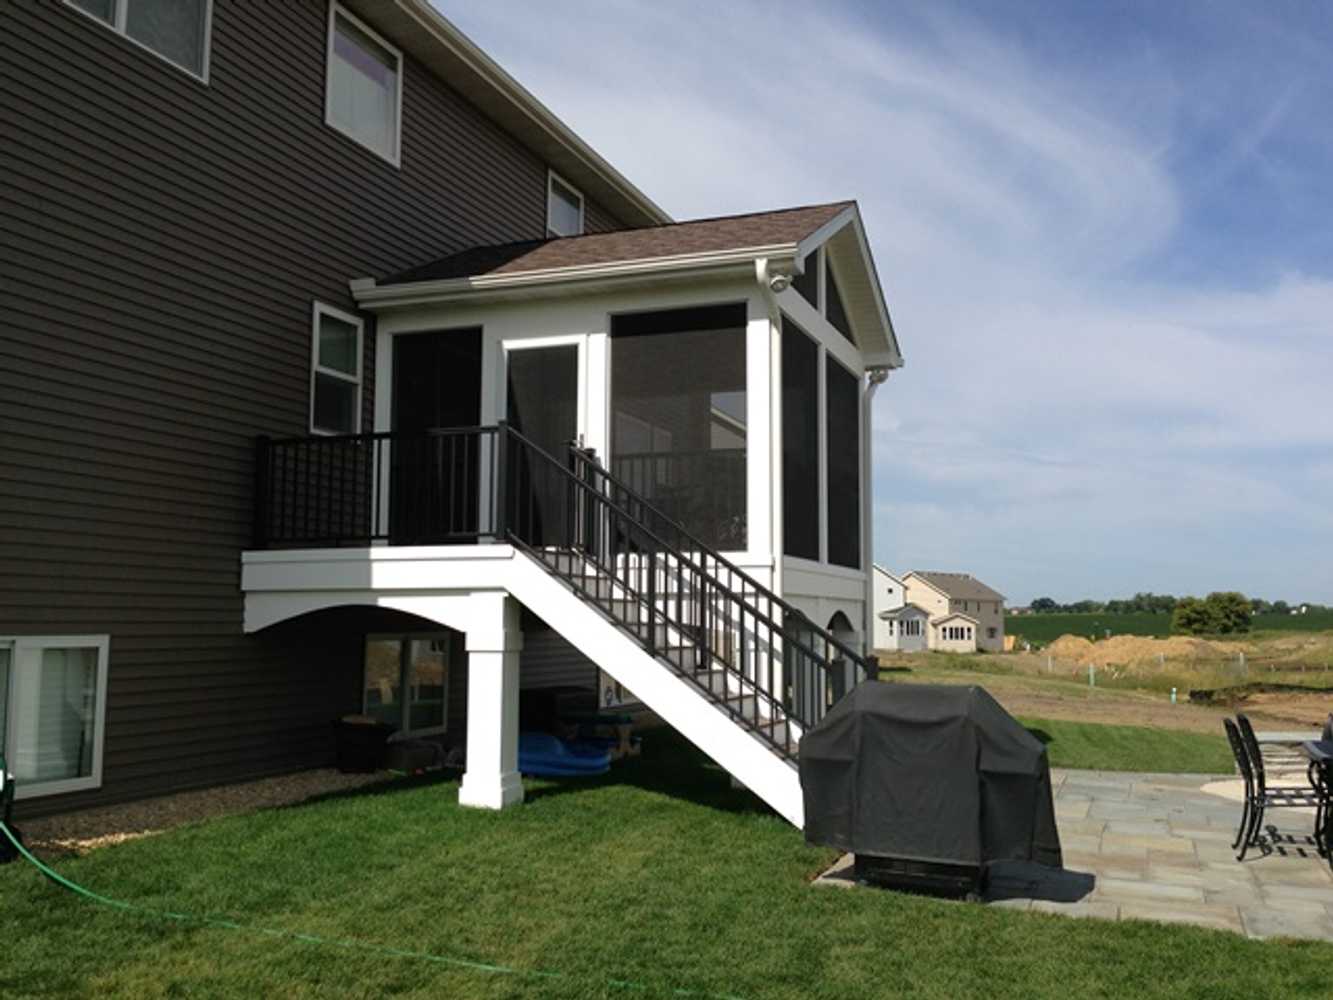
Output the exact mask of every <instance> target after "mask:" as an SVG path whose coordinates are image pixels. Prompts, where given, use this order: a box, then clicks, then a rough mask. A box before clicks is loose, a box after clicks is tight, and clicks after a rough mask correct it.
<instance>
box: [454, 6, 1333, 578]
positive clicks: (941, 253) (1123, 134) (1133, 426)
mask: <svg viewBox="0 0 1333 1000" xmlns="http://www.w3.org/2000/svg"><path fill="white" fill-rule="evenodd" d="M984 9H985V8H979V9H978V13H975V14H968V13H959V12H958V11H956V10H950V9H948V8H945V7H943V6H941V5H924V6H923V7H921V8H920V9H917V10H911V9H904V10H891V11H889V10H886V11H883V12H880V13H878V14H877V13H874V12H872V13H867V12H865V11H864V10H857V9H853V8H845V9H844V8H839V7H835V6H832V5H809V4H804V5H794V4H793V5H783V4H779V5H776V6H774V5H771V4H765V5H759V4H751V3H734V4H716V3H713V4H704V3H697V2H692V0H686V2H678V3H672V4H651V3H647V2H641V0H620V2H616V3H609V4H608V3H604V2H598V3H592V2H591V0H584V2H575V3H569V4H565V5H562V6H561V7H560V8H559V10H558V12H555V11H553V9H552V8H550V7H545V6H541V7H538V6H529V5H514V4H503V3H495V4H484V5H481V4H478V5H469V6H468V7H467V8H466V9H462V10H448V9H447V10H446V12H447V13H448V14H449V15H450V16H451V17H454V18H455V19H456V20H457V21H458V22H459V23H460V24H461V26H462V27H463V28H464V29H465V30H467V31H469V32H470V33H471V34H473V36H474V37H475V38H477V40H478V41H479V42H480V43H481V44H482V45H483V46H485V47H486V48H487V49H488V50H490V51H492V52H493V53H494V54H495V55H496V56H497V57H498V58H499V59H500V60H501V62H502V63H504V64H505V65H506V66H507V67H509V68H510V69H511V70H512V71H513V72H515V74H516V75H517V76H518V77H519V78H520V79H521V80H523V81H524V83H525V84H526V85H528V86H529V87H530V89H532V90H533V91H534V92H536V93H537V94H538V95H540V96H541V98H542V99H543V100H544V101H546V102H547V103H548V104H549V105H550V106H551V107H552V108H553V109H554V110H555V111H556V112H557V113H559V114H561V115H562V116H563V117H564V118H566V120H568V121H569V122H570V123H571V124H572V125H573V126H574V127H575V128H576V129H577V130H578V131H579V132H580V133H582V134H583V135H584V136H585V137H586V138H587V139H589V141H591V142H592V144H593V145H594V146H595V147H597V148H598V149H599V151H601V152H602V153H603V154H604V155H606V156H607V157H608V158H609V159H610V160H611V161H612V162H614V163H616V164H617V166H619V167H620V168H621V169H622V170H623V171H624V172H625V173H626V174H627V175H628V176H630V177H631V178H633V179H634V180H635V181H636V182H637V183H638V184H639V185H640V186H642V187H643V188H644V189H645V190H647V191H648V192H649V193H650V194H652V195H653V196H654V197H655V198H657V199H658V200H659V201H660V202H661V203H663V204H664V205H666V206H667V208H668V209H670V210H671V211H672V212H673V213H674V214H675V215H676V216H677V217H680V218H687V217H690V216H694V215H712V214H718V213H726V212H736V211H745V210H750V209H759V208H766V207H776V206H781V205H788V204H798V203H806V202H813V201H819V200H824V199H833V198H842V197H849V196H850V197H856V198H858V199H859V200H860V201H861V204H862V209H863V211H864V213H865V215H866V219H867V226H868V230H869V233H870V236H871V239H872V242H873V244H874V250H875V254H876V259H877V261H878V262H879V266H880V270H881V272H882V277H883V279H884V282H885V286H886V289H887V292H888V294H889V297H890V301H891V306H892V309H893V312H894V319H895V322H896V324H897V326H898V328H899V332H900V337H901V340H902V342H903V347H904V352H905V354H906V355H907V358H908V367H907V368H905V369H904V370H903V371H901V372H899V373H897V374H895V376H894V377H893V378H892V379H891V380H890V382H889V384H888V385H887V386H886V387H885V388H884V389H883V390H881V392H880V394H879V396H878V398H877V402H876V406H877V413H876V422H877V427H878V431H877V434H876V440H875V445H876V463H875V467H876V514H877V533H876V550H877V555H878V557H879V558H880V559H881V560H882V561H884V562H886V563H888V564H890V565H893V566H898V567H903V568H910V567H913V566H933V567H946V568H947V567H952V568H959V569H968V570H971V571H972V572H975V573H977V574H978V575H981V576H983V577H984V578H986V579H988V581H990V582H992V583H993V584H994V585H995V586H997V587H999V588H1000V589H1001V590H1004V591H1005V592H1006V593H1008V594H1009V595H1010V596H1011V597H1013V598H1016V599H1020V600H1023V599H1027V598H1029V597H1031V596H1034V594H1035V593H1037V592H1046V591H1050V592H1053V593H1054V594H1055V595H1056V596H1062V597H1074V596H1084V595H1109V594H1112V593H1116V592H1124V591H1132V590H1136V589H1156V590H1162V589H1175V590H1178V591H1204V590H1209V589H1213V588H1215V587H1218V586H1223V585H1226V586H1235V587H1239V588H1241V589H1246V590H1250V591H1254V592H1258V593H1264V594H1267V595H1270V596H1274V597H1277V596H1283V597H1287V598H1301V597H1305V598H1313V599H1324V600H1333V566H1330V564H1329V562H1328V561H1326V560H1323V561H1321V560H1319V559H1312V558H1311V553H1313V552H1318V551H1322V552H1330V551H1333V514H1330V513H1329V512H1330V511H1331V510H1333V497H1330V490H1329V487H1330V479H1329V472H1328V464H1327V459H1326V457H1324V456H1327V455H1328V454H1330V453H1333V399H1331V397H1330V392H1331V390H1333V281H1330V278H1329V275H1328V273H1327V266H1328V262H1327V261H1324V264H1323V267H1321V266H1320V264H1319V262H1318V260H1316V259H1313V258H1312V259H1311V260H1310V261H1308V262H1306V261H1303V260H1302V259H1301V258H1300V257H1299V255H1298V254H1297V253H1296V252H1295V250H1294V248H1293V246H1292V245H1291V243H1290V242H1285V241H1280V240H1277V239H1275V238H1274V236H1273V234H1272V233H1270V232H1266V231H1265V232H1262V233H1257V235H1256V239H1260V240H1262V241H1263V242H1264V245H1263V246H1250V245H1248V244H1246V243H1245V242H1244V240H1243V239H1242V238H1241V237H1239V236H1237V234H1236V233H1234V232H1224V231H1223V229H1224V227H1223V226H1222V224H1221V223H1220V222H1218V223H1217V225H1216V226H1214V230H1215V231H1210V230H1209V226H1210V224H1211V223H1212V222H1213V221H1214V220H1213V216H1211V215H1209V214H1208V213H1213V214H1214V215H1217V214H1218V213H1222V211H1223V209H1222V208H1218V207H1217V206H1218V205H1219V199H1222V198H1224V197H1225V196H1226V195H1227V194H1228V193H1234V194H1235V195H1236V197H1251V198H1255V197H1276V196H1275V195H1273V194H1272V193H1271V192H1268V193H1267V194H1265V193H1264V191H1263V190H1262V189H1259V188H1256V187H1255V184H1256V183H1258V182H1256V181H1254V180H1253V178H1251V177H1250V176H1249V174H1250V172H1251V171H1252V170H1253V169H1255V162H1256V161H1262V166H1263V169H1264V170H1266V171H1268V172H1269V173H1270V174H1272V175H1274V176H1276V175H1281V174H1282V173H1283V172H1284V171H1285V172H1288V173H1290V172H1292V171H1295V173H1296V174H1298V175H1299V176H1300V177H1302V178H1308V177H1309V176H1310V175H1311V165H1310V164H1309V163H1308V162H1304V163H1300V164H1296V163H1294V162H1293V161H1291V160H1290V156H1291V155H1292V154H1291V152H1290V149H1291V144H1292V143H1293V142H1296V141H1298V140H1299V142H1300V145H1301V149H1302V151H1303V155H1309V154H1308V148H1309V146H1310V144H1309V143H1308V142H1306V141H1305V140H1304V139H1303V138H1301V137H1300V136H1299V135H1296V134H1295V133H1294V132H1293V130H1294V129H1297V128H1298V125H1299V122H1301V121H1302V120H1305V116H1306V114H1307V113H1308V110H1309V106H1310V105H1309V102H1310V101H1311V100H1313V99H1315V98H1317V97H1320V96H1321V95H1322V96H1327V95H1328V91H1329V81H1328V79H1323V80H1321V81H1319V85H1318V86H1312V85H1310V84H1309V83H1308V82H1306V81H1304V80H1303V79H1302V78H1301V76H1300V72H1299V71H1300V70H1301V67H1304V66H1306V65H1314V64H1315V63H1314V58H1313V51H1315V50H1312V49H1311V48H1310V46H1309V45H1308V44H1307V42H1308V40H1302V39H1301V38H1300V37H1299V33H1297V37H1295V38H1292V37H1291V33H1290V32H1286V31H1284V30H1281V29H1277V28H1275V29H1273V30H1271V31H1268V30H1267V27H1268V26H1267V25H1266V22H1257V23H1254V24H1250V26H1249V27H1245V26H1244V25H1241V24H1240V23H1239V21H1237V25H1236V27H1234V28H1231V27H1228V26H1227V25H1225V24H1221V23H1220V22H1219V23H1217V24H1213V25H1211V26H1210V30H1212V29H1213V28H1215V29H1216V32H1218V33H1219V35H1218V37H1221V36H1222V34H1223V33H1225V32H1228V31H1233V30H1234V31H1240V32H1244V33H1248V35H1249V37H1250V39H1251V40H1253V39H1256V38H1259V37H1262V38H1263V39H1264V45H1266V46H1268V47H1269V48H1274V47H1278V48H1280V47H1283V46H1285V47H1286V48H1283V49H1282V51H1283V52H1289V54H1290V58H1289V59H1288V60H1286V61H1284V62H1281V63H1280V65H1282V67H1283V68H1282V72H1281V73H1280V74H1277V76H1279V77H1280V79H1275V80H1274V81H1272V82H1271V85H1266V84H1264V85H1262V86H1261V84H1263V81H1262V80H1261V81H1259V82H1255V80H1254V79H1253V78H1252V77H1251V75H1250V74H1248V73H1246V72H1242V71H1241V70H1233V71H1231V72H1232V73H1234V75H1232V76H1229V75H1228V71H1227V70H1226V68H1225V66H1223V65H1221V63H1222V60H1221V59H1220V58H1219V60H1216V61H1209V62H1207V64H1206V65H1203V64H1201V65H1200V66H1199V67H1198V68H1197V71H1198V73H1199V74H1202V75H1201V76H1199V77H1197V78H1196V77H1192V76H1191V75H1190V68H1189V67H1188V66H1183V65H1182V64H1181V63H1180V61H1179V58H1178V57H1177V54H1176V53H1175V52H1174V51H1167V50H1166V49H1169V46H1168V45H1167V43H1168V42H1169V41H1170V40H1169V39H1166V40H1164V41H1163V46H1164V48H1159V47H1158V46H1156V45H1153V46H1150V47H1148V48H1145V47H1143V46H1138V47H1137V48H1136V47H1134V46H1131V45H1128V44H1126V45H1125V46H1124V47H1123V49H1122V50H1119V51H1115V50H1113V51H1112V52H1111V54H1110V55H1108V56H1107V57H1106V59H1105V60H1104V61H1103V62H1102V63H1100V64H1099V65H1098V66H1097V68H1096V70H1095V72H1094V71H1093V70H1092V69H1089V70H1088V71H1087V72H1084V71H1082V70H1081V69H1080V67H1079V66H1078V65H1077V64H1076V62H1074V61H1072V60H1069V59H1056V58H1050V57H1046V56H1044V55H1043V53H1042V52H1040V51H1037V50H1035V49H1033V48H1031V47H1029V46H1027V45H1025V44H1023V43H1022V42H1021V41H1017V40H1016V39H1018V38H1019V37H1020V34H1021V33H1019V32H1016V31H1013V30H1003V31H1002V30H1000V29H999V28H997V26H996V25H994V24H989V23H986V22H985V21H984V20H982V19H980V17H979V12H980V11H982V10H984ZM1060 9H1065V8H1060ZM1065 10H1066V13H1067V14H1070V15H1077V14H1078V12H1079V8H1078V7H1077V6H1076V7H1071V8H1067V9H1065ZM519 12H521V14H519ZM516 14H519V16H516ZM1220 16H1221V15H1220V14H1219V17H1220ZM1249 16H1250V15H1247V17H1249ZM1251 20H1252V18H1251ZM1086 30H1087V29H1085V32H1086ZM1108 30H1109V29H1108ZM1192 30H1197V28H1195V29H1192ZM1210 37H1212V36H1210ZM1228 37H1229V36H1228ZM1243 40H1244V39H1240V38H1238V39H1237V40H1236V43H1237V46H1238V47H1239V46H1240V43H1241V42H1242V41H1243ZM1217 44H1219V45H1220V44H1221V43H1220V42H1219V43H1217ZM1181 51H1188V48H1184V49H1182V50H1181ZM1205 79H1206V82H1207V87H1208V89H1207V90H1206V93H1197V92H1196V90H1195V86H1196V84H1199V82H1200V81H1201V80H1205ZM1233 93H1234V97H1232V95H1233ZM1229 99H1230V100H1233V101H1234V105H1235V107H1236V108H1237V109H1238V112H1237V115H1236V118H1235V120H1234V121H1231V122H1229V123H1228V122H1226V121H1225V120H1220V119H1219V117H1218V116H1219V113H1220V114H1222V115H1225V108H1226V107H1227V105H1228V101H1229ZM1205 105H1206V106H1205ZM1219 108H1220V109H1223V110H1222V111H1221V112H1219V111H1218V109H1219ZM1201 122H1202V123H1205V124H1206V129H1207V130H1208V131H1207V137H1206V141H1205V140H1204V139H1201V138H1200V135H1202V134H1203V133H1202V132H1201V131H1200V130H1201V129H1204V128H1205V125H1203V124H1200V123H1201ZM1325 152H1326V153H1327V160H1325V161H1324V162H1322V163H1320V164H1318V166H1319V167H1321V168H1322V169H1323V170H1324V171H1325V172H1329V171H1328V168H1329V167H1331V166H1333V163H1330V162H1328V160H1333V150H1328V149H1326V150H1325ZM1210 185H1211V187H1212V188H1213V190H1209V187H1210ZM1237 185H1242V186H1240V187H1237ZM1292 190H1295V189H1294V188H1293V189H1292ZM1306 196H1307V197H1308V196H1309V192H1306ZM1240 207H1241V208H1243V207H1244V206H1240ZM1230 210H1231V208H1227V211H1230ZM1237 210H1239V208H1238V209H1237ZM1284 210H1289V206H1288V209H1284ZM1325 216H1326V210H1325V207H1324V204H1322V203H1320V204H1315V203H1313V202H1311V203H1310V204H1309V206H1308V218H1307V221H1306V227H1307V228H1309V229H1310V233H1308V234H1307V235H1306V238H1307V242H1308V241H1310V240H1314V241H1315V243H1317V239H1318V237H1317V234H1316V232H1315V228H1314V227H1320V226H1323V225H1324V224H1323V223H1322V222H1321V221H1320V220H1321V219H1322V218H1324V217H1325ZM1225 219H1226V221H1228V223H1229V221H1230V219H1231V216H1229V215H1227V216H1225ZM1247 224H1248V225H1258V224H1257V223H1247V222H1246V220H1245V218H1239V219H1238V221H1237V222H1236V223H1235V225H1237V226H1244V225H1247ZM1205 235H1207V236H1208V238H1205ZM1310 245H1315V244H1310ZM1219 246H1226V247H1239V248H1240V249H1238V250H1236V251H1234V252H1233V253H1232V258H1234V259H1224V258H1223V257H1222V255H1221V254H1220V253H1219V251H1218V249H1217V248H1218V247H1219ZM1237 255H1241V256H1237ZM1183 274H1184V275H1190V277H1187V278H1182V277H1181V275H1183ZM1311 456H1315V457H1314V458H1311Z"/></svg>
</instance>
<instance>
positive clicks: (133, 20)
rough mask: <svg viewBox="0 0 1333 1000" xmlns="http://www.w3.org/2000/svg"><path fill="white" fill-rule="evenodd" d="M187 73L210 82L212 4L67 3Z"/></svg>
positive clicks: (180, 0)
mask: <svg viewBox="0 0 1333 1000" xmlns="http://www.w3.org/2000/svg"><path fill="white" fill-rule="evenodd" d="M65 2H66V3H68V4H69V5H70V6H71V7H74V8H76V9H78V10H81V11H83V12H84V13H85V14H87V15H89V16H90V17H94V18H96V19H97V20H99V21H101V22H102V23H103V24H105V25H107V27H109V28H111V29H112V30H114V31H117V32H119V33H120V34H122V35H124V36H125V37H126V38H129V39H130V40H131V41H134V42H137V43H138V44H139V45H142V46H143V47H144V48H146V49H148V50H149V51H150V52H154V53H156V54H157V55H159V56H161V57H162V58H163V59H165V60H167V62H169V63H172V64H173V65H176V66H179V67H180V68H181V69H183V70H185V71H186V72H187V73H191V74H193V75H194V76H197V77H199V79H201V80H207V79H208V32H209V23H210V20H211V17H210V15H211V14H212V9H213V4H212V0H65Z"/></svg>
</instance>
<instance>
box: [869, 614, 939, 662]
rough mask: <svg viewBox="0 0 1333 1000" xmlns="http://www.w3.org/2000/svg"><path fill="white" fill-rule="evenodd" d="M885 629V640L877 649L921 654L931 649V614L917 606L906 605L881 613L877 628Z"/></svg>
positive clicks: (879, 643) (878, 644)
mask: <svg viewBox="0 0 1333 1000" xmlns="http://www.w3.org/2000/svg"><path fill="white" fill-rule="evenodd" d="M880 626H882V627H883V639H882V641H880V642H877V643H876V648H878V649H885V650H896V651H898V652H903V653H919V652H922V651H923V650H926V649H928V648H930V647H929V642H930V612H929V611H927V610H926V609H925V608H923V607H921V606H919V605H916V604H904V605H903V606H902V607H901V608H893V609H891V610H889V611H884V612H881V613H880V615H879V621H878V622H877V623H876V627H880Z"/></svg>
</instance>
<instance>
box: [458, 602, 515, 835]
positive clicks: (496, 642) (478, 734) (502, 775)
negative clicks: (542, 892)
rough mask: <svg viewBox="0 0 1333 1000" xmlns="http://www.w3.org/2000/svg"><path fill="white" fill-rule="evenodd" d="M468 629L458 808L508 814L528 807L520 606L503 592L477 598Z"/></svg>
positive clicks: (473, 604)
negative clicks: (522, 767)
mask: <svg viewBox="0 0 1333 1000" xmlns="http://www.w3.org/2000/svg"><path fill="white" fill-rule="evenodd" d="M472 611H473V614H472V621H471V623H470V624H469V625H468V628H467V652H468V666H467V772H466V773H465V774H464V775H463V783H462V785H461V786H460V787H459V789H458V803H459V805H464V806H473V807H475V808H478V809H503V808H505V807H506V806H511V805H516V804H517V803H519V802H522V801H523V782H522V780H521V779H520V777H519V773H518V654H519V650H520V649H522V648H523V633H522V631H521V629H520V627H519V616H518V602H517V601H515V600H514V599H513V598H512V597H509V596H507V595H506V594H504V593H503V592H499V591H496V592H487V593H479V594H473V595H472Z"/></svg>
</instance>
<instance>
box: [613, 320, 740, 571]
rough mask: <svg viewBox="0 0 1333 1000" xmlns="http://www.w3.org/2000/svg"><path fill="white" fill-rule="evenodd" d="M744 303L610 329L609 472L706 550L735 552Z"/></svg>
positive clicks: (623, 322) (617, 323)
mask: <svg viewBox="0 0 1333 1000" xmlns="http://www.w3.org/2000/svg"><path fill="white" fill-rule="evenodd" d="M745 322H746V312H745V304H744V303H737V304H734V305H723V306H709V307H705V308H699V309H673V310H665V311H661V312H651V313H635V314H632V315H624V316H616V317H613V318H612V322H611V337H612V341H611V469H612V472H613V473H614V474H615V475H617V476H619V477H620V478H622V479H625V480H627V481H628V482H629V484H630V485H631V486H632V487H633V488H634V489H635V490H637V491H638V492H639V493H642V494H643V495H644V496H646V497H647V498H648V499H649V500H650V501H651V502H652V503H654V504H655V505H656V506H658V507H660V508H661V509H662V510H663V511H665V513H667V514H668V515H670V516H671V517H673V518H675V519H676V520H678V521H680V522H681V523H682V524H684V525H685V527H686V528H688V529H689V530H690V531H691V532H692V533H694V534H695V535H697V536H699V538H700V539H701V540H702V541H703V542H704V543H706V544H707V545H710V546H712V547H713V548H717V549H725V550H737V549H744V548H745V547H746V542H747V525H746V506H745V504H746V483H745V477H746V456H745V448H746V442H747V440H748V428H747V423H746V409H745V408H746V389H745Z"/></svg>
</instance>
